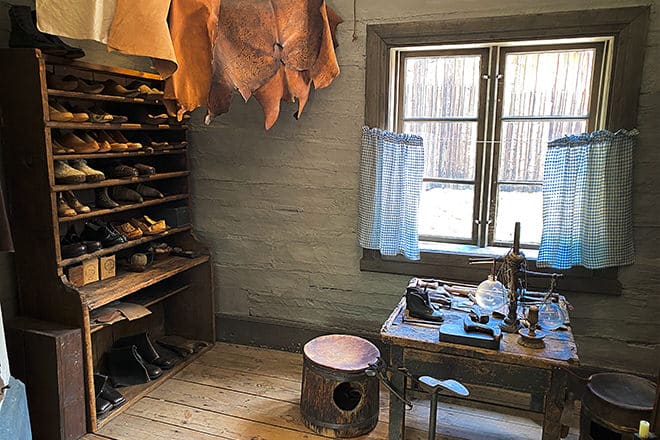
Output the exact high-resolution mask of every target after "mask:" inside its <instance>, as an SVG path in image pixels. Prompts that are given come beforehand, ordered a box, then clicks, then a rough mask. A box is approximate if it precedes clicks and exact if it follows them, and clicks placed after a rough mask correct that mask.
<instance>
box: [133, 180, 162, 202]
mask: <svg viewBox="0 0 660 440" xmlns="http://www.w3.org/2000/svg"><path fill="white" fill-rule="evenodd" d="M135 191H136V192H137V193H138V194H140V195H141V196H142V197H144V198H147V199H162V198H163V197H165V195H163V193H162V192H160V191H158V190H157V189H156V188H153V187H151V186H147V185H143V184H141V183H139V184H138V185H137V186H136V187H135Z"/></svg>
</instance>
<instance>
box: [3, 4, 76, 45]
mask: <svg viewBox="0 0 660 440" xmlns="http://www.w3.org/2000/svg"><path fill="white" fill-rule="evenodd" d="M9 18H10V19H11V34H10V36H9V47H36V48H38V49H41V51H42V52H44V53H47V54H50V55H57V56H65V55H66V53H67V50H66V48H65V47H64V46H60V45H59V44H57V43H55V42H53V41H52V40H50V39H49V38H48V37H47V36H46V34H44V33H42V32H40V31H39V29H37V27H36V26H35V24H34V21H32V10H31V9H30V7H29V6H12V7H11V8H9Z"/></svg>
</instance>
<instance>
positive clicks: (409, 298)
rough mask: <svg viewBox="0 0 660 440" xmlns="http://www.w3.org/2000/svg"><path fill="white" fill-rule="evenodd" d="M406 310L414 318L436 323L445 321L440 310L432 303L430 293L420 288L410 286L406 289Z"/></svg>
mask: <svg viewBox="0 0 660 440" xmlns="http://www.w3.org/2000/svg"><path fill="white" fill-rule="evenodd" d="M406 310H408V313H409V314H410V316H412V317H413V318H419V319H424V320H427V321H434V322H442V321H443V320H444V318H443V317H442V313H441V312H440V310H438V308H437V307H436V306H435V305H434V304H433V303H432V302H431V299H430V298H429V294H428V292H426V290H425V289H422V288H419V287H414V286H410V287H408V288H407V289H406Z"/></svg>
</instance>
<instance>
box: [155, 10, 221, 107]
mask: <svg viewBox="0 0 660 440" xmlns="http://www.w3.org/2000/svg"><path fill="white" fill-rule="evenodd" d="M219 9H220V0H172V6H171V8H170V16H169V24H170V34H171V35H172V42H173V43H174V52H175V53H176V58H177V61H178V62H179V69H178V70H177V71H176V72H174V74H173V75H172V76H171V77H170V78H169V79H168V80H167V81H166V82H165V102H166V105H167V108H168V110H169V111H170V113H174V112H177V113H178V114H179V116H181V115H182V114H183V113H184V112H186V111H192V110H194V109H196V108H197V107H200V106H202V105H205V104H207V99H208V97H209V89H210V88H211V75H212V71H211V60H212V53H213V52H212V42H213V41H214V40H215V38H216V32H217V29H218V11H219ZM177 103H178V104H177Z"/></svg>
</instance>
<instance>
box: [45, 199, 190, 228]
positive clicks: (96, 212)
mask: <svg viewBox="0 0 660 440" xmlns="http://www.w3.org/2000/svg"><path fill="white" fill-rule="evenodd" d="M188 197H189V196H188V194H176V195H173V196H166V197H163V198H162V199H149V200H145V201H144V202H142V203H127V204H125V205H121V206H119V207H118V208H112V209H93V210H92V212H88V213H86V214H78V215H75V216H72V217H58V219H57V220H58V222H59V223H70V222H76V221H79V220H86V219H89V218H94V217H100V216H102V215H108V214H114V213H116V212H124V211H131V210H133V209H142V208H147V207H150V206H158V205H162V204H165V203H169V202H175V201H177V200H185V199H187V198H188Z"/></svg>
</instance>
